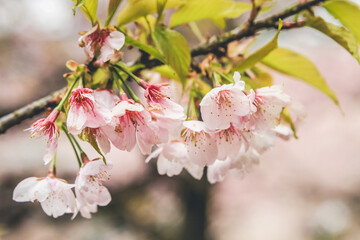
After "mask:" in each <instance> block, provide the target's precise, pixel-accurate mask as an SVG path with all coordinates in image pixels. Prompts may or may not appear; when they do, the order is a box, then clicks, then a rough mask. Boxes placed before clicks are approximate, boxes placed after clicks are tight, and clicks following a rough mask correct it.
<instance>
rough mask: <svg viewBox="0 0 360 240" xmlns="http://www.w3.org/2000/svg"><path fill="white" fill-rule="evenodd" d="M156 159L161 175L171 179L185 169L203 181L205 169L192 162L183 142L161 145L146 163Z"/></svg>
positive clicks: (175, 141)
mask: <svg viewBox="0 0 360 240" xmlns="http://www.w3.org/2000/svg"><path fill="white" fill-rule="evenodd" d="M156 157H158V160H157V169H158V172H159V174H161V175H164V174H166V175H167V176H169V177H172V176H174V175H179V174H180V173H181V171H182V170H183V168H185V169H186V170H187V171H188V172H189V173H190V174H191V176H193V177H194V178H195V179H201V177H202V175H203V167H201V166H199V165H197V164H195V163H193V162H191V161H190V159H189V156H188V153H187V149H186V146H185V144H184V142H183V141H181V140H174V141H171V142H169V143H165V144H161V145H160V146H159V148H158V149H156V150H155V151H154V152H152V153H151V154H150V155H149V156H148V157H147V158H146V162H149V161H150V160H151V159H152V158H156Z"/></svg>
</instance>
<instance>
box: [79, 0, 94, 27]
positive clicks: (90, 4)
mask: <svg viewBox="0 0 360 240" xmlns="http://www.w3.org/2000/svg"><path fill="white" fill-rule="evenodd" d="M73 2H75V6H74V8H73V12H74V14H75V9H76V8H79V7H80V8H81V10H82V11H83V13H84V14H85V16H86V17H87V18H88V19H89V20H90V21H91V24H92V25H93V26H94V25H95V24H96V22H97V16H96V10H97V5H98V1H97V0H73Z"/></svg>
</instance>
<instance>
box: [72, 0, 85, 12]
mask: <svg viewBox="0 0 360 240" xmlns="http://www.w3.org/2000/svg"><path fill="white" fill-rule="evenodd" d="M73 2H75V5H74V7H73V9H72V10H73V14H74V16H75V13H76V9H77V8H79V7H81V6H82V5H83V4H84V2H85V0H76V1H75V0H74V1H73Z"/></svg>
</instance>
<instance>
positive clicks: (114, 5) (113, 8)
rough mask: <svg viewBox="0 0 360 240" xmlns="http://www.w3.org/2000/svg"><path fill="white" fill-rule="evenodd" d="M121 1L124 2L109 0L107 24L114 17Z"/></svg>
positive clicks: (106, 24)
mask: <svg viewBox="0 0 360 240" xmlns="http://www.w3.org/2000/svg"><path fill="white" fill-rule="evenodd" d="M121 2H122V0H110V1H109V5H108V10H107V18H106V21H105V26H108V25H109V23H110V22H111V20H112V18H113V17H114V14H115V12H116V10H117V9H118V7H119V5H120V4H121Z"/></svg>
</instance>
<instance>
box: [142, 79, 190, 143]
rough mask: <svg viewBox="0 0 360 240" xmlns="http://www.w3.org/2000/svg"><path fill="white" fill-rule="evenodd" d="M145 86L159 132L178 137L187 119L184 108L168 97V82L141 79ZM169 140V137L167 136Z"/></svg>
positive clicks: (148, 102) (145, 93)
mask: <svg viewBox="0 0 360 240" xmlns="http://www.w3.org/2000/svg"><path fill="white" fill-rule="evenodd" d="M140 85H141V86H142V87H143V88H145V92H144V96H145V98H146V100H147V104H148V107H147V108H148V110H149V111H150V112H151V114H152V116H153V119H155V120H156V123H157V125H158V127H159V131H160V132H159V134H164V135H165V137H167V136H169V135H170V138H172V137H175V136H176V137H177V136H178V134H179V133H180V131H181V126H182V122H183V121H184V120H185V119H186V116H185V112H184V108H183V107H182V106H181V105H180V104H177V103H176V102H174V101H172V100H171V99H170V98H169V97H168V84H167V83H155V84H149V83H147V82H145V81H141V82H140ZM165 141H167V138H165Z"/></svg>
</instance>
